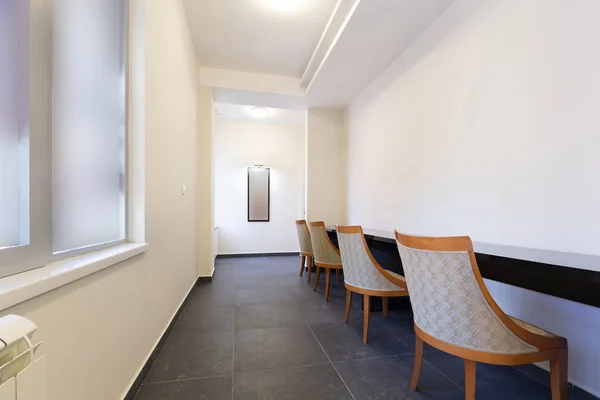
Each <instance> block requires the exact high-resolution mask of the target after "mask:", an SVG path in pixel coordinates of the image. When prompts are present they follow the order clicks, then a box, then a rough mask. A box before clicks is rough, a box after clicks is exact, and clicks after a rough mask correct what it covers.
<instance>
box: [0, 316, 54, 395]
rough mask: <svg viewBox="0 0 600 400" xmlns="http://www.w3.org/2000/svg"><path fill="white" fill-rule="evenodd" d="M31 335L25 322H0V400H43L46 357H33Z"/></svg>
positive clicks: (34, 349)
mask: <svg viewBox="0 0 600 400" xmlns="http://www.w3.org/2000/svg"><path fill="white" fill-rule="evenodd" d="M35 331H37V326H36V325H35V324H34V323H33V322H31V321H30V320H28V319H26V318H23V317H19V316H17V315H7V316H6V317H3V318H0V400H46V357H45V356H41V357H39V356H38V354H37V353H38V349H39V347H40V345H41V342H39V343H36V344H34V343H33V342H32V340H33V334H34V333H35Z"/></svg>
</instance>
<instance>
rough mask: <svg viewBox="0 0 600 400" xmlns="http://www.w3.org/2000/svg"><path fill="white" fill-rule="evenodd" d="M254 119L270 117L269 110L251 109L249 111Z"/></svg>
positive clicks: (261, 108)
mask: <svg viewBox="0 0 600 400" xmlns="http://www.w3.org/2000/svg"><path fill="white" fill-rule="evenodd" d="M248 112H249V113H250V115H252V116H253V117H254V118H259V119H264V118H267V117H268V116H269V109H268V108H266V107H250V109H249V110H248Z"/></svg>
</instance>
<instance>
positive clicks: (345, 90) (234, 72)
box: [183, 0, 453, 110]
mask: <svg viewBox="0 0 600 400" xmlns="http://www.w3.org/2000/svg"><path fill="white" fill-rule="evenodd" d="M452 1H453V0H183V2H184V5H185V8H186V13H187V16H188V20H189V22H190V26H191V30H192V36H193V38H194V42H195V46H196V51H197V57H198V63H199V76H200V84H202V85H205V86H209V87H212V88H213V98H214V99H215V101H217V102H221V103H231V104H239V105H257V106H264V107H273V108H291V109H300V110H302V109H306V108H308V107H338V108H341V107H344V106H346V105H348V104H349V103H350V102H352V100H353V99H354V98H356V96H357V95H358V94H360V93H361V92H362V91H363V90H364V89H365V88H366V87H367V86H368V85H369V84H370V83H371V82H372V81H373V80H374V79H375V78H376V77H377V76H378V75H379V74H381V73H382V72H383V71H384V70H385V69H386V67H387V66H388V65H390V64H391V63H392V61H393V60H394V59H395V58H396V57H398V56H399V55H400V54H401V53H402V52H403V51H405V50H406V49H407V48H408V47H409V46H410V44H411V43H412V42H413V41H414V40H415V39H416V38H417V37H418V36H419V35H420V34H421V33H423V32H424V31H425V29H427V27H428V26H429V25H430V24H431V23H432V22H433V21H434V20H435V19H436V18H437V17H438V16H439V15H440V14H441V13H443V12H444V10H445V9H446V8H447V7H448V6H449V5H450V4H451V3H452ZM290 4H296V5H298V8H297V9H296V10H295V11H293V10H288V11H287V12H283V11H281V10H278V9H276V8H274V7H273V5H280V6H281V5H290Z"/></svg>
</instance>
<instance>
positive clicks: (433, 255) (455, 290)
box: [398, 243, 538, 354]
mask: <svg viewBox="0 0 600 400" xmlns="http://www.w3.org/2000/svg"><path fill="white" fill-rule="evenodd" d="M398 251H399V252H400V257H401V258H402V265H403V267H404V274H405V276H406V282H407V286H408V290H409V291H410V300H411V304H412V307H413V313H414V318H415V324H416V325H417V326H418V327H419V328H420V329H422V330H423V331H424V332H425V333H427V334H428V335H431V336H433V337H435V338H436V339H439V340H442V341H444V342H447V343H450V344H453V345H456V346H460V347H464V348H467V349H472V350H478V351H485V352H489V353H499V354H523V353H531V352H534V351H537V350H538V349H537V348H535V347H533V346H531V345H530V344H528V343H526V342H524V341H523V340H521V339H520V338H519V337H517V336H516V335H515V334H514V333H513V332H512V331H511V330H510V329H509V328H508V327H507V326H506V325H504V323H503V322H502V321H501V320H500V318H499V317H498V316H497V315H496V313H495V312H494V310H492V308H491V306H490V305H489V303H488V302H487V300H486V299H485V297H484V295H483V293H482V291H481V289H480V288H479V285H478V283H477V280H476V279H475V274H474V273H473V269H472V266H471V260H470V259H469V254H468V252H466V251H464V252H461V251H459V252H442V251H425V250H417V249H411V248H408V247H404V246H402V245H401V244H400V243H398Z"/></svg>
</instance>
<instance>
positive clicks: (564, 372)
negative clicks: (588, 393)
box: [550, 349, 569, 400]
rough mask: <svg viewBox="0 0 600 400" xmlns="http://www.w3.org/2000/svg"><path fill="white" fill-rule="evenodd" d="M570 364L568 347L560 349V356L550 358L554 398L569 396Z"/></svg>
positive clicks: (561, 398) (554, 399)
mask: <svg viewBox="0 0 600 400" xmlns="http://www.w3.org/2000/svg"><path fill="white" fill-rule="evenodd" d="M568 364H569V353H568V350H567V349H562V350H559V351H558V356H557V357H556V358H555V359H553V360H550V387H551V389H552V400H567V396H568V392H569V390H568V386H569V383H568Z"/></svg>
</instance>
